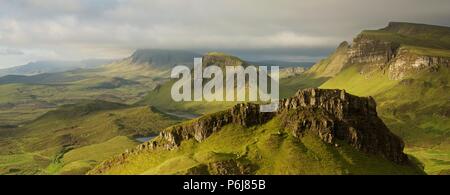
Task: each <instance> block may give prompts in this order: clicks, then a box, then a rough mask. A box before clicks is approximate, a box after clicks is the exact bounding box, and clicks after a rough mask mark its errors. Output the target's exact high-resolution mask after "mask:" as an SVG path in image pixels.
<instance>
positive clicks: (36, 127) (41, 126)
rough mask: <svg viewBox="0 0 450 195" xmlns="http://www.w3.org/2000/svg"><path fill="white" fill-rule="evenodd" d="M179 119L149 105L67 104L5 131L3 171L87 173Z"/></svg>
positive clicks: (0, 164)
mask: <svg viewBox="0 0 450 195" xmlns="http://www.w3.org/2000/svg"><path fill="white" fill-rule="evenodd" d="M178 120H179V119H177V118H173V117H171V116H167V115H165V114H162V113H161V112H159V111H158V110H156V109H154V108H152V107H149V106H141V107H129V106H127V105H124V104H119V103H111V102H105V101H98V100H97V101H86V102H82V103H78V104H75V105H66V106H62V107H60V108H59V109H57V110H54V111H50V112H48V113H46V114H44V115H43V116H41V117H39V118H38V119H36V120H34V121H33V122H31V123H29V124H26V125H23V126H21V127H18V128H13V129H5V130H4V131H3V133H4V134H6V136H2V139H1V140H0V144H1V145H2V148H3V149H4V150H3V152H2V154H1V155H0V159H1V161H0V162H1V163H0V171H1V173H11V174H17V173H33V174H40V173H43V174H53V173H72V174H73V173H77V174H80V173H84V172H85V171H87V170H89V169H90V168H91V167H92V166H93V165H95V164H96V163H99V162H100V161H101V160H103V159H105V158H107V157H109V156H111V155H114V154H118V153H121V152H123V151H124V150H125V149H127V148H130V147H133V146H135V145H137V144H138V142H137V141H135V140H134V138H135V137H141V136H151V135H156V134H158V133H159V131H160V130H161V129H163V128H165V127H167V126H170V125H172V124H174V123H176V122H177V121H178ZM66 165H67V166H68V167H66Z"/></svg>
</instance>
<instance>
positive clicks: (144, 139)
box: [134, 136, 156, 143]
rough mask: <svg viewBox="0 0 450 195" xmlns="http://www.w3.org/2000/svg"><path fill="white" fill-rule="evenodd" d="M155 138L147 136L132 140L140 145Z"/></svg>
mask: <svg viewBox="0 0 450 195" xmlns="http://www.w3.org/2000/svg"><path fill="white" fill-rule="evenodd" d="M155 137H156V136H149V137H137V138H134V139H135V140H136V141H138V142H141V143H144V142H147V141H150V140H152V139H153V138H155Z"/></svg>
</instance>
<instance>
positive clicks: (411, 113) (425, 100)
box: [321, 23, 450, 174]
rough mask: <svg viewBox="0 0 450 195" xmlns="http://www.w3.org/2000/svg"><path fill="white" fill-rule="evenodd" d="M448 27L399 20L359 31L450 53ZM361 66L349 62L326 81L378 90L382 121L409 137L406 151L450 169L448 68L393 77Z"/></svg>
mask: <svg viewBox="0 0 450 195" xmlns="http://www.w3.org/2000/svg"><path fill="white" fill-rule="evenodd" d="M449 32H450V28H448V27H438V26H430V25H421V24H407V23H394V24H391V25H389V26H388V27H387V28H385V29H381V30H371V31H363V32H362V33H361V35H360V36H366V37H370V38H372V39H377V40H384V41H390V42H396V43H399V44H400V45H401V47H403V48H404V49H406V50H408V51H409V52H411V53H413V54H418V55H425V56H440V57H449V56H450V50H449V49H450V34H449ZM360 67H361V65H357V64H354V65H351V66H349V67H347V68H345V69H344V70H343V71H342V72H341V73H339V74H338V75H337V76H336V77H334V78H332V79H330V80H328V81H327V82H325V83H324V84H323V85H322V86H321V87H322V88H338V89H345V90H346V91H348V92H349V93H352V94H355V95H361V96H369V95H370V96H374V98H375V99H376V101H377V102H378V104H379V105H378V112H379V114H380V116H381V117H382V118H383V121H384V122H385V123H386V124H387V125H388V127H389V128H390V129H391V130H392V131H394V132H395V133H396V134H398V135H400V136H401V137H402V138H403V139H404V140H405V141H406V144H407V147H408V148H407V152H409V153H411V154H413V155H415V156H416V157H417V158H419V159H420V160H421V161H423V162H424V163H425V170H426V171H427V172H428V173H432V174H436V173H439V172H440V170H446V169H447V170H448V169H450V154H449V152H448V151H449V150H448V149H449V146H450V139H449V137H450V120H449V118H448V114H446V112H448V110H449V109H450V107H449V99H450V96H449V93H448V91H449V86H448V80H449V76H448V75H449V70H448V68H445V67H441V68H440V70H439V71H438V72H427V71H424V72H422V73H418V74H416V75H414V76H412V77H411V78H408V79H406V80H404V81H393V80H389V79H388V78H387V76H386V75H385V74H383V73H382V72H381V71H374V72H371V73H366V74H364V75H361V74H359V68H360Z"/></svg>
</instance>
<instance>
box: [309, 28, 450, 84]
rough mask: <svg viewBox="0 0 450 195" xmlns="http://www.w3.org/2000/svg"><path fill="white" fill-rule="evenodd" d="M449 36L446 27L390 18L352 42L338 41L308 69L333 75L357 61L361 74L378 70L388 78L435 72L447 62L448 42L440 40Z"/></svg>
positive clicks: (445, 65)
mask: <svg viewBox="0 0 450 195" xmlns="http://www.w3.org/2000/svg"><path fill="white" fill-rule="evenodd" d="M430 29H431V30H430ZM449 36H450V28H448V27H440V26H432V25H425V24H410V23H400V22H391V23H389V25H388V26H387V27H385V28H382V29H379V30H365V31H363V32H361V33H360V34H359V35H358V36H357V37H356V38H354V39H353V42H352V43H351V44H349V43H347V42H343V43H341V44H340V45H339V47H338V48H337V49H336V51H335V52H334V53H333V54H332V55H330V57H328V58H327V59H325V60H322V61H320V62H319V63H317V64H316V65H315V66H313V67H312V68H311V70H309V73H310V74H316V76H321V77H332V76H335V75H336V74H337V73H339V72H340V71H341V70H342V69H344V68H345V67H348V66H351V65H358V66H359V68H360V74H363V75H364V74H367V73H370V72H372V71H377V70H381V71H383V72H384V73H385V74H387V75H388V77H389V79H391V80H402V79H405V78H407V77H408V76H411V75H413V74H415V73H417V72H421V71H428V72H436V71H439V69H441V68H448V67H449V65H450V56H449V55H448V50H449V49H450V43H448V41H443V40H446V39H447V38H448V37H449ZM439 40H440V41H439Z"/></svg>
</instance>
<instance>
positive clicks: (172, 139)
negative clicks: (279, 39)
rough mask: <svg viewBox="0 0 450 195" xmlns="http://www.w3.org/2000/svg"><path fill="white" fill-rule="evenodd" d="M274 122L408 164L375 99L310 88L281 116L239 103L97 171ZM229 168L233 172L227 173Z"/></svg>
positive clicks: (288, 102)
mask: <svg viewBox="0 0 450 195" xmlns="http://www.w3.org/2000/svg"><path fill="white" fill-rule="evenodd" d="M274 117H279V118H280V119H281V123H282V124H281V125H283V126H284V128H285V130H287V131H288V132H289V133H291V134H292V135H293V136H295V137H297V138H299V139H301V138H302V136H303V135H304V134H305V133H313V134H316V135H317V136H318V137H319V138H320V139H321V140H323V141H324V142H326V143H329V144H333V145H335V146H336V145H338V144H337V143H336V141H337V140H341V141H344V142H346V143H348V144H349V145H351V146H352V147H354V148H355V149H356V150H359V151H362V152H365V153H370V154H375V155H381V156H383V157H385V158H386V159H389V160H391V161H393V162H396V163H399V164H404V163H408V162H409V160H408V157H407V156H406V155H405V154H404V153H403V147H404V144H403V141H402V140H401V139H400V138H399V137H397V136H396V135H394V134H393V133H391V132H390V130H389V129H388V128H387V127H386V125H385V124H384V123H383V121H382V120H381V119H380V118H378V116H377V112H376V103H375V101H374V99H373V98H372V97H357V96H353V95H350V94H348V93H346V92H345V91H342V90H329V89H317V88H311V89H305V90H300V91H298V92H297V93H296V95H295V96H293V97H291V98H288V99H283V100H280V107H279V110H278V112H276V113H261V112H259V105H258V104H252V103H245V104H237V105H236V106H234V107H233V108H231V109H229V110H226V111H222V112H218V113H214V114H210V115H206V116H203V117H201V118H198V119H195V120H192V121H188V122H186V123H183V124H179V125H175V126H172V127H169V128H167V129H165V130H164V131H162V132H161V133H160V135H159V136H158V137H157V138H155V139H154V140H152V141H150V142H146V143H143V144H141V145H139V146H137V148H135V149H133V150H131V151H126V152H125V153H123V154H121V155H120V156H117V157H116V158H114V159H112V160H110V161H105V162H103V163H102V165H101V167H102V168H98V169H96V170H95V171H96V173H97V172H101V171H102V170H106V169H108V167H111V166H112V165H114V164H117V163H119V164H120V163H123V162H125V161H126V159H127V156H128V155H132V154H137V153H140V152H142V151H146V150H153V149H155V148H162V149H167V150H172V149H176V148H177V147H178V146H179V145H180V144H181V142H182V141H183V140H189V139H195V140H197V141H198V142H202V141H203V140H205V139H206V138H208V137H209V136H211V134H213V133H215V132H217V131H220V130H221V129H222V127H224V126H225V125H227V124H237V125H242V126H244V127H250V126H254V125H261V124H264V123H266V122H268V121H269V120H270V119H272V118H274ZM230 166H231V167H232V168H231V169H228V168H226V167H230ZM208 167H209V168H210V169H211V168H213V169H214V170H216V172H217V173H216V174H227V173H228V172H224V171H226V170H233V173H235V174H237V173H244V172H245V171H243V170H244V168H242V167H240V166H239V164H236V163H233V162H223V163H218V164H210V165H208ZM224 167H225V168H224ZM239 167H240V168H239Z"/></svg>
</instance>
